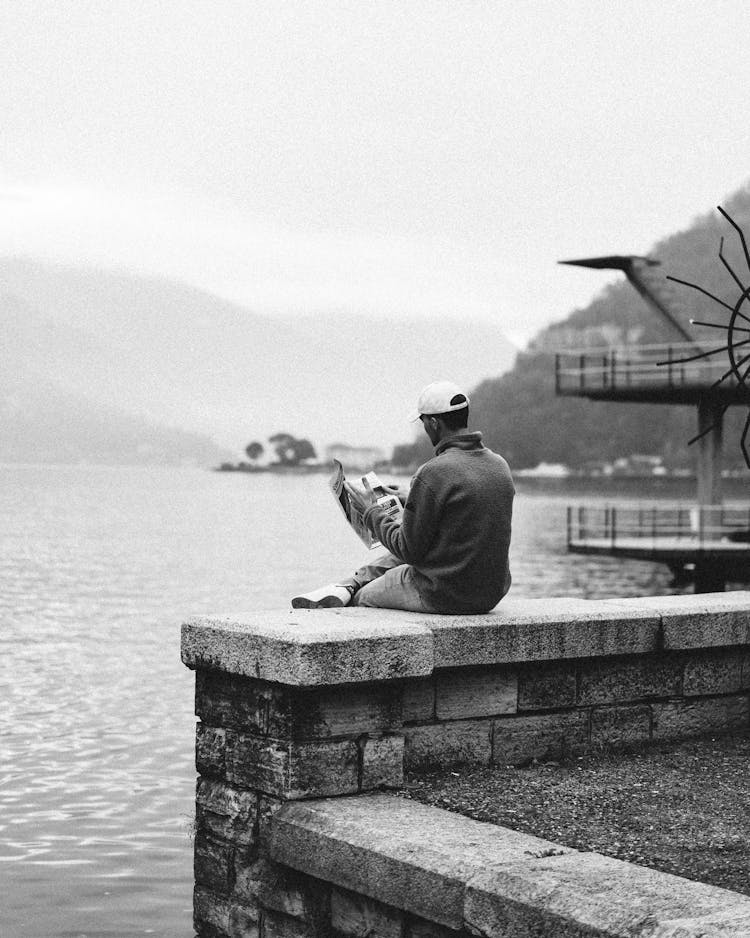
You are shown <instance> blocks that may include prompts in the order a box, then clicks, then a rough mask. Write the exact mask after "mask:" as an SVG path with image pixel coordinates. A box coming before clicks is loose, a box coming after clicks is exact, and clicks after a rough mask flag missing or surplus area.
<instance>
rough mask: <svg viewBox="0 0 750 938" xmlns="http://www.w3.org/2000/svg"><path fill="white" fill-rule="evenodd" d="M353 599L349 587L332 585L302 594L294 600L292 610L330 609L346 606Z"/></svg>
mask: <svg viewBox="0 0 750 938" xmlns="http://www.w3.org/2000/svg"><path fill="white" fill-rule="evenodd" d="M351 598H352V591H351V590H350V589H349V588H348V587H347V586H339V585H338V584H337V583H331V584H329V585H328V586H321V587H320V589H317V590H311V591H310V592H309V593H302V595H301V596H295V597H294V599H293V600H292V609H330V608H332V607H333V606H346V605H347V604H348V602H349V600H350V599H351Z"/></svg>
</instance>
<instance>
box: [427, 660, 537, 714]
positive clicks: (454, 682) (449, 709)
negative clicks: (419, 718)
mask: <svg viewBox="0 0 750 938" xmlns="http://www.w3.org/2000/svg"><path fill="white" fill-rule="evenodd" d="M435 690H436V693H435V714H436V716H437V719H438V720H460V719H462V718H463V717H484V716H495V715H498V714H501V713H515V712H516V706H517V701H518V679H517V677H516V675H515V672H513V671H511V670H510V669H508V668H497V667H488V668H460V669H458V668H457V669H455V670H451V671H441V672H439V673H437V674H436V676H435Z"/></svg>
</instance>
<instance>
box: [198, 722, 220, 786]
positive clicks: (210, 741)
mask: <svg viewBox="0 0 750 938" xmlns="http://www.w3.org/2000/svg"><path fill="white" fill-rule="evenodd" d="M226 753H227V730H225V729H221V728H219V727H216V726H207V725H206V724H205V723H198V724H197V725H196V727H195V767H196V769H197V771H198V772H199V773H200V774H201V775H208V776H211V777H213V778H225V777H226V770H227V759H226Z"/></svg>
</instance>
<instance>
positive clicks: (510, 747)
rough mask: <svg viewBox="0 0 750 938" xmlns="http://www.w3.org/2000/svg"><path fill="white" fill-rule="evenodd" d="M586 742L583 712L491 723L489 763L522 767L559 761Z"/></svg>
mask: <svg viewBox="0 0 750 938" xmlns="http://www.w3.org/2000/svg"><path fill="white" fill-rule="evenodd" d="M588 742H589V716H588V713H586V712H585V711H583V710H573V711H569V712H568V713H545V714H538V715H534V716H518V717H509V718H507V719H500V720H496V721H495V727H494V734H493V751H492V762H493V764H494V765H523V764H524V763H526V762H531V760H532V759H538V760H540V761H543V760H545V759H560V758H562V757H563V756H566V755H568V754H570V753H573V752H581V751H582V750H584V749H585V748H586V747H587V746H588Z"/></svg>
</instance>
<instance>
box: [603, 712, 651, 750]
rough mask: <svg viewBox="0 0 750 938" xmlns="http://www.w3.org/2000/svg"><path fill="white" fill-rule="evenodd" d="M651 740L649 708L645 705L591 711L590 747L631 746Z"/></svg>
mask: <svg viewBox="0 0 750 938" xmlns="http://www.w3.org/2000/svg"><path fill="white" fill-rule="evenodd" d="M650 738H651V708H650V707H649V706H648V705H647V704H635V705H631V706H625V707H594V709H593V710H592V711H591V745H592V746H615V747H618V746H632V745H636V744H638V743H644V742H647V741H648V740H649V739H650Z"/></svg>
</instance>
